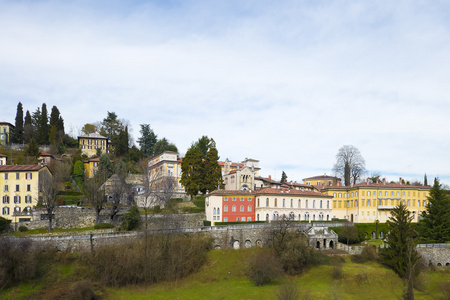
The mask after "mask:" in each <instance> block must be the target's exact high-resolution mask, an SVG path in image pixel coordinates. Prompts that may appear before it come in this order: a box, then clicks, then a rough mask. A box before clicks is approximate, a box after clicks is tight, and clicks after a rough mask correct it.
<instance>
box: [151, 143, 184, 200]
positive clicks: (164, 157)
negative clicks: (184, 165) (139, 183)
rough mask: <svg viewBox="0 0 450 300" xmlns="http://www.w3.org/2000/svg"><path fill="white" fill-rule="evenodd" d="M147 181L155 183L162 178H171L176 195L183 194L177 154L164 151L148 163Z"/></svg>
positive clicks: (179, 161) (179, 159)
mask: <svg viewBox="0 0 450 300" xmlns="http://www.w3.org/2000/svg"><path fill="white" fill-rule="evenodd" d="M148 175H149V181H150V182H152V183H157V182H158V181H159V180H161V179H162V178H166V177H168V176H172V177H173V178H174V179H175V182H176V187H175V190H176V192H177V193H180V192H184V187H183V186H182V185H181V183H180V180H181V158H179V157H178V153H176V152H173V151H164V152H163V153H162V154H160V155H158V156H155V157H154V158H152V159H151V160H149V162H148Z"/></svg>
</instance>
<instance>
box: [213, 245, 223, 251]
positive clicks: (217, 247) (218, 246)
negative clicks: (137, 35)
mask: <svg viewBox="0 0 450 300" xmlns="http://www.w3.org/2000/svg"><path fill="white" fill-rule="evenodd" d="M214 249H216V250H219V249H222V247H220V245H215V246H214Z"/></svg>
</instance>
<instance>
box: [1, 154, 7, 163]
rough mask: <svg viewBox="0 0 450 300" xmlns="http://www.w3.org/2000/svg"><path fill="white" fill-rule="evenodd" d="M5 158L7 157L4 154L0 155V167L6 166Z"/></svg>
mask: <svg viewBox="0 0 450 300" xmlns="http://www.w3.org/2000/svg"><path fill="white" fill-rule="evenodd" d="M6 158H7V156H6V155H5V154H0V166H4V165H6Z"/></svg>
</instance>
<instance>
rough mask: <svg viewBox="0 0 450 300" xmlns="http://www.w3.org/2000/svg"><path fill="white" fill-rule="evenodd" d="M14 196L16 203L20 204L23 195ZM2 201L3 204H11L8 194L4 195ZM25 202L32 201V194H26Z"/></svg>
mask: <svg viewBox="0 0 450 300" xmlns="http://www.w3.org/2000/svg"><path fill="white" fill-rule="evenodd" d="M13 198H14V203H16V204H20V202H21V197H20V196H18V195H16V196H14V197H13ZM2 202H3V204H9V202H10V198H9V196H8V195H5V196H3V198H2ZM25 203H31V196H30V195H26V196H25Z"/></svg>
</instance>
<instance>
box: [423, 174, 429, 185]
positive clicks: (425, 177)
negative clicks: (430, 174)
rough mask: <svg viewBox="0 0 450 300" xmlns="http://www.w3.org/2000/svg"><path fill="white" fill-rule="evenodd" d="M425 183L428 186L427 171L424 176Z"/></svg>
mask: <svg viewBox="0 0 450 300" xmlns="http://www.w3.org/2000/svg"><path fill="white" fill-rule="evenodd" d="M423 185H424V186H427V185H428V179H427V174H426V173H425V175H424V176H423Z"/></svg>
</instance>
